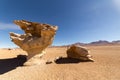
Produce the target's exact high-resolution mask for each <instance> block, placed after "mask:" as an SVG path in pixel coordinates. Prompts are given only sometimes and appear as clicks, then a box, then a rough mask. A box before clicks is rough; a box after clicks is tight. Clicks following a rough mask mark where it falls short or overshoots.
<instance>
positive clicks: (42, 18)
mask: <svg viewBox="0 0 120 80" xmlns="http://www.w3.org/2000/svg"><path fill="white" fill-rule="evenodd" d="M21 19H25V20H29V21H33V22H41V23H48V24H52V25H57V26H59V29H58V31H57V34H56V36H55V40H54V42H53V45H64V44H71V43H75V42H92V41H96V40H108V41H112V40H120V0H0V36H1V37H0V47H1V48H2V47H16V45H14V43H12V42H11V40H10V38H9V32H16V33H20V34H22V33H23V31H22V30H20V28H19V27H18V26H16V25H15V24H13V20H21Z"/></svg>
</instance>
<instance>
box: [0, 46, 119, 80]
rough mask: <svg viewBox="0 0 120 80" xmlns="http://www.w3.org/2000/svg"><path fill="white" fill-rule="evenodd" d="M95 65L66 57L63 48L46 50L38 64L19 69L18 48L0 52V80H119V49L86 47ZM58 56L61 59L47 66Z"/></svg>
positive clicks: (20, 64)
mask: <svg viewBox="0 0 120 80" xmlns="http://www.w3.org/2000/svg"><path fill="white" fill-rule="evenodd" d="M86 47H87V48H88V49H89V51H90V54H91V55H92V56H93V59H94V60H95V62H82V61H75V60H69V59H67V58H66V50H67V48H66V47H54V48H47V49H46V54H45V55H44V56H43V58H42V59H41V60H39V61H38V62H39V64H38V65H33V66H22V64H23V62H25V59H24V58H17V55H27V53H26V52H25V51H23V50H21V49H12V50H8V49H0V80H120V46H119V45H116V46H115V45H114V46H86ZM58 56H63V57H64V58H63V59H60V60H58V61H57V62H54V63H51V64H46V63H45V62H46V61H48V60H54V59H55V58H56V57H58Z"/></svg>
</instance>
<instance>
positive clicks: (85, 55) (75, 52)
mask: <svg viewBox="0 0 120 80" xmlns="http://www.w3.org/2000/svg"><path fill="white" fill-rule="evenodd" d="M67 57H68V58H75V59H80V60H83V61H94V60H93V59H92V56H91V55H90V54H89V51H88V50H87V49H86V48H84V47H81V46H78V45H72V46H70V47H69V48H68V50H67Z"/></svg>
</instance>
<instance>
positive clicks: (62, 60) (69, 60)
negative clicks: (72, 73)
mask: <svg viewBox="0 0 120 80" xmlns="http://www.w3.org/2000/svg"><path fill="white" fill-rule="evenodd" d="M80 62H93V61H90V60H87V61H84V60H80V59H75V58H67V57H62V58H59V59H57V60H55V63H56V64H71V63H80Z"/></svg>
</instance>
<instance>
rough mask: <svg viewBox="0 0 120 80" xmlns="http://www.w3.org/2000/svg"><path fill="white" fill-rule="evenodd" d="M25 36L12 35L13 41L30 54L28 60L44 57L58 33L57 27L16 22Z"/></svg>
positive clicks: (23, 21) (22, 21)
mask: <svg viewBox="0 0 120 80" xmlns="http://www.w3.org/2000/svg"><path fill="white" fill-rule="evenodd" d="M14 23H15V24H16V25H19V26H20V28H21V29H22V30H24V32H25V34H17V33H13V32H11V33H10V38H11V39H12V41H13V42H14V43H15V44H16V45H18V46H19V47H20V48H22V49H23V50H24V51H26V52H27V53H28V57H27V59H28V60H29V59H30V58H32V57H33V56H35V55H37V54H40V56H42V54H43V52H44V49H45V48H47V47H48V46H49V45H51V44H52V42H53V39H54V36H55V34H56V31H57V28H58V27H57V26H52V25H49V24H41V23H36V22H29V21H25V20H15V21H14Z"/></svg>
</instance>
